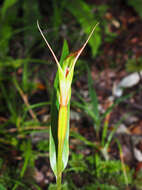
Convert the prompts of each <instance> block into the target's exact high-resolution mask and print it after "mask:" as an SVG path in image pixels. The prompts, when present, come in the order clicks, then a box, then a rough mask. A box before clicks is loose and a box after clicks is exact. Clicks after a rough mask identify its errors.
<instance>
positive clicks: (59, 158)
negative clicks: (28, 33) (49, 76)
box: [37, 22, 96, 190]
mask: <svg viewBox="0 0 142 190" xmlns="http://www.w3.org/2000/svg"><path fill="white" fill-rule="evenodd" d="M37 26H38V29H39V31H40V33H41V35H42V37H43V39H44V40H45V42H46V44H47V46H48V48H49V49H50V51H51V53H52V55H53V57H54V59H55V61H56V63H57V66H58V72H57V74H56V78H55V82H54V92H53V99H52V108H51V109H52V113H51V129H50V145H49V151H50V163H51V167H52V170H53V172H54V174H55V176H56V181H57V190H61V181H62V172H63V170H64V169H65V167H66V165H67V162H68V155H69V142H68V141H69V140H68V139H69V113H70V98H71V83H72V80H73V73H74V67H75V64H76V61H77V60H78V58H79V56H80V54H81V53H82V51H83V50H84V48H85V46H86V45H87V43H88V41H89V39H90V38H91V36H92V34H93V33H94V30H95V28H96V26H95V27H94V28H93V30H92V32H91V33H90V35H89V37H88V39H87V40H86V42H85V43H84V45H83V46H82V48H81V49H80V50H79V51H77V52H75V53H73V54H70V55H69V56H68V57H67V58H66V59H65V60H64V58H65V57H66V56H67V55H68V46H67V43H66V41H65V42H64V46H63V51H62V56H61V59H60V63H59V61H58V60H57V58H56V56H55V54H54V52H53V50H52V49H51V47H50V45H49V43H48V42H47V40H46V38H45V37H44V35H43V33H42V31H41V29H40V27H39V24H38V22H37Z"/></svg>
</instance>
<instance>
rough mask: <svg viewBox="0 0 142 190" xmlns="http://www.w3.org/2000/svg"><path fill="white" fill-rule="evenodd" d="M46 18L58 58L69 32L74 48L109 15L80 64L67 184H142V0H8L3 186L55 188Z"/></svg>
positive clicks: (1, 59) (3, 34)
mask: <svg viewBox="0 0 142 190" xmlns="http://www.w3.org/2000/svg"><path fill="white" fill-rule="evenodd" d="M37 20H38V21H39V23H40V26H41V28H42V30H43V32H44V34H45V36H46V38H47V40H48V42H49V43H50V44H51V47H52V48H53V50H54V52H56V55H57V57H58V58H60V55H61V51H62V44H63V40H64V39H66V40H67V41H68V44H69V47H70V52H74V51H76V50H78V49H79V48H80V47H81V46H82V44H83V43H84V42H85V40H86V38H87V36H88V35H89V33H90V32H91V29H92V28H93V26H94V25H95V24H96V23H98V22H99V25H98V27H97V28H96V31H95V34H94V35H93V37H92V38H91V40H90V41H89V44H88V46H87V48H86V50H85V51H84V53H83V54H82V56H81V58H80V60H79V61H78V63H77V65H76V69H75V79H74V81H73V90H72V92H73V96H72V103H71V109H72V111H71V138H70V161H69V165H68V167H67V169H66V172H65V174H64V182H65V183H64V185H63V189H65V190H67V189H69V190H72V189H73V190H75V189H84V190H92V189H93V190H99V189H101V190H111V189H112V190H118V189H119V190H121V189H122V190H124V189H127V190H131V189H137V190H141V189H142V139H141V135H142V114H141V113H142V101H141V100H142V93H141V88H142V86H141V82H142V72H141V71H142V33H141V29H142V2H141V0H135V1H131V0H115V1H114V0H102V1H99V0H94V1H93V0H72V1H68V0H60V1H58V0H37V1H35V0H30V1H29V0H23V1H20V0H19V1H18V0H3V1H1V2H0V190H16V189H17V190H20V189H22V190H24V189H25V190H28V189H29V190H44V189H45V190H47V189H50V190H51V189H55V187H54V182H55V179H54V176H53V174H52V171H51V169H50V165H49V155H48V152H49V151H48V150H49V149H48V146H49V141H48V131H49V127H50V104H51V97H52V86H53V80H54V76H55V73H56V70H57V67H56V64H55V62H54V60H53V58H52V56H51V54H50V52H49V50H48V48H47V47H46V45H45V42H44V41H43V39H42V38H41V36H40V33H39V31H38V29H37V25H36V22H37ZM130 74H131V78H127V76H130ZM124 79H125V80H124ZM120 81H121V82H120ZM122 88H123V89H122ZM120 90H121V93H120Z"/></svg>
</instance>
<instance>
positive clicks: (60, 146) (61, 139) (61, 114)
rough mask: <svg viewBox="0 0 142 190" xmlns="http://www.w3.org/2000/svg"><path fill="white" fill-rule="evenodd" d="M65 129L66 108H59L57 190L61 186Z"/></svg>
mask: <svg viewBox="0 0 142 190" xmlns="http://www.w3.org/2000/svg"><path fill="white" fill-rule="evenodd" d="M66 129H67V106H61V105H60V109H59V115H58V158H57V159H58V160H57V190H61V184H62V171H63V166H62V154H63V147H64V140H65V135H66Z"/></svg>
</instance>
